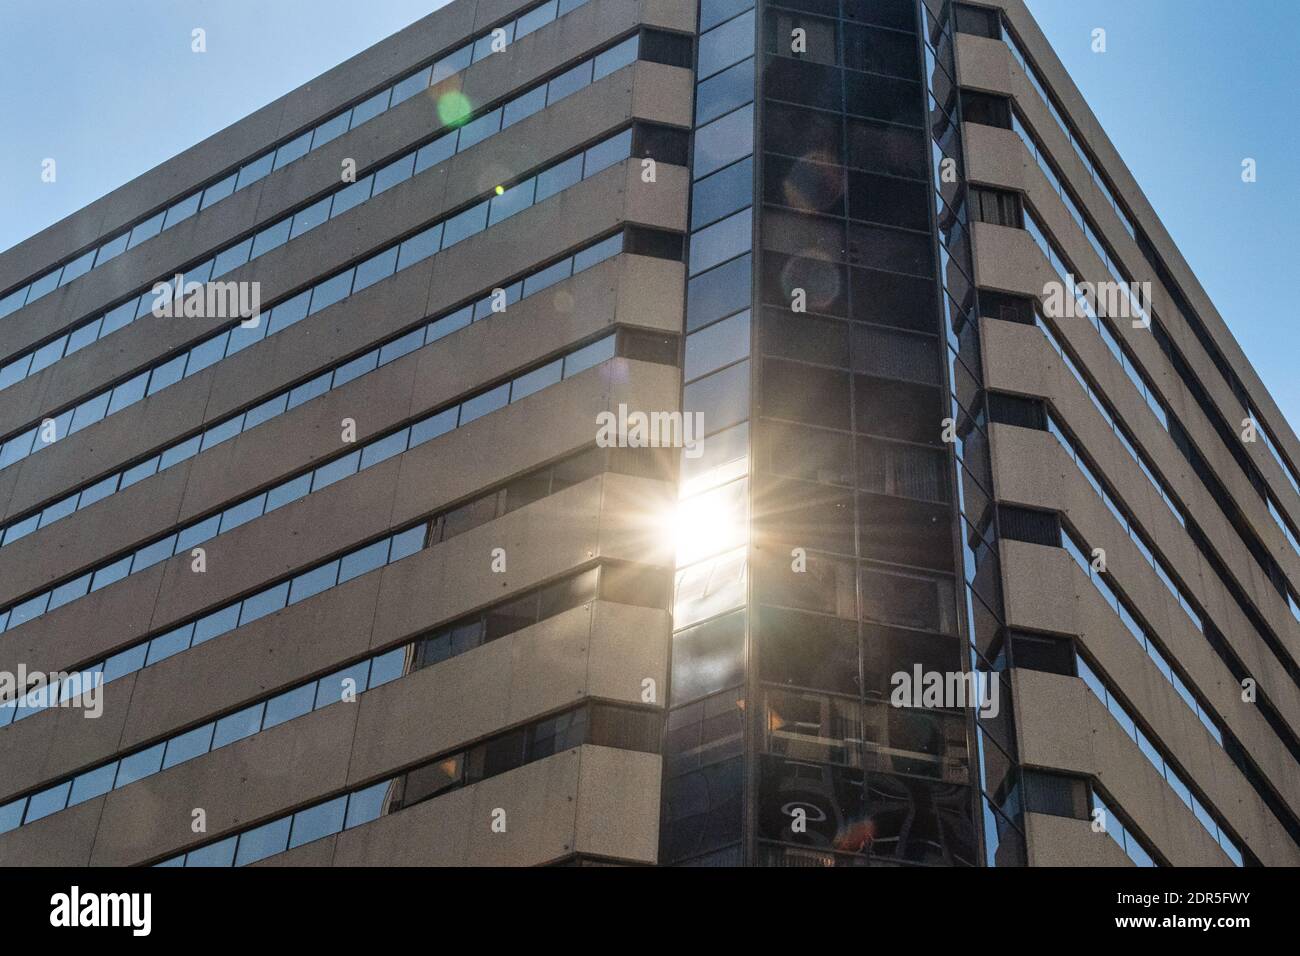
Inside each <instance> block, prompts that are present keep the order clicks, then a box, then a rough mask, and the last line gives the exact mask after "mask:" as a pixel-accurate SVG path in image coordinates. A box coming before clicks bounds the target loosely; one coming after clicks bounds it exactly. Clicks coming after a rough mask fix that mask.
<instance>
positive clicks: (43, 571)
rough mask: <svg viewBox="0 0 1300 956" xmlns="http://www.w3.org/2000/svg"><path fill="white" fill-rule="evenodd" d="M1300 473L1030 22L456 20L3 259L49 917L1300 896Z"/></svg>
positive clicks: (953, 13) (25, 845)
mask: <svg viewBox="0 0 1300 956" xmlns="http://www.w3.org/2000/svg"><path fill="white" fill-rule="evenodd" d="M349 160H351V161H352V162H354V163H355V169H356V173H357V176H356V178H355V180H352V179H345V180H342V181H340V179H339V169H340V168H341V166H342V165H344V164H346V162H347V161H349ZM176 276H181V277H182V281H183V282H190V283H194V284H196V286H197V284H205V285H203V286H202V288H203V289H204V290H205V293H206V291H207V290H211V289H214V288H216V287H218V286H222V287H224V284H225V283H230V284H232V285H233V287H235V288H236V289H237V290H242V291H249V286H250V285H251V284H253V283H256V284H257V291H258V294H259V298H260V304H261V305H260V315H259V316H257V317H256V318H255V319H252V318H250V317H247V316H244V315H242V314H232V313H230V312H220V310H218V311H217V312H216V313H212V312H211V311H210V310H207V303H208V302H209V301H212V300H211V298H210V297H206V298H205V299H204V302H203V303H197V302H196V301H195V300H194V299H191V298H188V297H187V296H188V295H189V294H187V293H185V292H184V289H182V293H183V294H182V298H181V300H180V304H181V305H182V306H186V305H193V306H194V311H193V312H189V311H187V310H186V309H185V308H181V309H180V310H179V312H177V311H176V310H173V313H174V314H173V315H171V316H168V315H166V314H159V312H157V311H155V310H154V308H153V306H154V304H155V301H156V300H157V293H156V291H155V284H156V283H158V282H159V281H163V282H172V281H173V280H174V278H175V277H176ZM160 277H161V278H160ZM192 291H193V290H191V293H192ZM234 301H236V302H237V301H239V300H238V298H236V300H234ZM638 413H639V414H642V415H644V416H646V417H645V419H642V420H641V421H642V423H644V422H646V421H649V422H654V423H658V424H657V425H655V426H654V427H659V426H663V428H664V429H665V430H664V431H658V432H654V435H656V436H657V438H656V439H652V440H650V441H649V442H648V443H647V442H646V441H642V440H640V439H638V438H636V437H635V435H634V433H635V429H631V430H628V429H624V430H622V431H620V430H619V429H617V428H614V429H613V430H612V431H611V430H609V428H608V426H609V423H610V422H623V423H625V424H626V423H629V422H631V421H633V417H634V416H636V415H637V414H638ZM678 416H681V417H678ZM1243 423H1248V424H1249V425H1250V428H1248V429H1246V431H1248V432H1249V433H1250V434H1251V435H1252V436H1253V437H1252V438H1251V439H1250V440H1243V438H1242V426H1243ZM697 426H698V429H699V431H698V432H697V431H696V428H697ZM674 429H676V430H675V431H674ZM701 438H702V440H701ZM657 439H663V440H657ZM1298 461H1300V443H1297V441H1296V438H1295V435H1294V434H1293V432H1292V431H1291V430H1290V428H1289V427H1288V425H1287V423H1286V421H1285V420H1284V419H1283V418H1282V416H1281V413H1280V412H1279V411H1278V409H1277V407H1276V405H1275V404H1274V403H1273V400H1272V399H1271V398H1270V397H1269V395H1268V393H1267V391H1266V390H1265V389H1264V388H1263V386H1262V384H1261V383H1260V382H1259V380H1258V377H1257V376H1256V375H1255V373H1254V372H1253V370H1252V369H1251V367H1250V366H1249V364H1248V363H1247V362H1246V361H1245V359H1244V357H1243V356H1242V354H1241V351H1240V349H1239V348H1238V347H1237V345H1236V343H1235V341H1234V340H1233V339H1232V336H1231V334H1230V333H1229V332H1228V330H1227V327H1226V326H1225V325H1224V323H1223V320H1222V319H1221V318H1220V317H1219V316H1218V314H1217V312H1216V311H1215V310H1214V306H1213V305H1212V303H1210V301H1209V299H1208V298H1207V297H1206V296H1205V294H1204V292H1203V291H1202V290H1201V288H1200V286H1199V285H1198V284H1197V283H1196V280H1195V278H1194V277H1193V276H1192V274H1191V272H1190V270H1189V269H1188V267H1187V265H1186V263H1185V262H1184V261H1183V259H1182V258H1181V256H1180V255H1179V253H1178V251H1177V249H1176V248H1175V246H1174V245H1173V243H1172V241H1171V240H1170V238H1169V237H1168V235H1167V234H1166V232H1165V231H1164V229H1163V227H1162V226H1161V224H1160V221H1159V219H1158V218H1157V217H1156V215H1155V213H1154V211H1153V210H1152V209H1151V207H1150V206H1149V204H1148V203H1147V201H1146V200H1145V198H1144V196H1143V194H1142V192H1141V190H1140V189H1139V188H1138V186H1137V184H1136V183H1135V182H1134V181H1133V179H1132V176H1131V175H1130V174H1129V173H1128V171H1127V169H1126V168H1125V167H1124V165H1123V163H1122V162H1121V161H1120V159H1119V157H1118V155H1117V154H1116V152H1115V150H1114V148H1113V147H1112V146H1111V144H1110V142H1109V140H1108V139H1107V138H1106V136H1105V133H1104V132H1103V130H1102V129H1101V126H1100V124H1099V123H1098V122H1097V120H1096V118H1095V117H1094V116H1093V115H1092V114H1091V112H1090V111H1089V110H1088V108H1087V106H1086V104H1085V103H1084V102H1083V100H1082V98H1081V97H1080V95H1079V93H1078V91H1077V90H1076V89H1075V87H1074V86H1073V85H1072V83H1071V82H1070V80H1069V78H1068V76H1067V75H1066V74H1065V72H1064V70H1063V69H1062V68H1061V66H1060V64H1059V62H1058V61H1057V60H1056V58H1055V56H1054V55H1053V54H1052V51H1051V47H1050V46H1049V44H1048V43H1047V41H1046V40H1045V38H1044V37H1043V36H1042V34H1041V32H1040V31H1039V29H1038V28H1037V26H1036V25H1035V23H1034V21H1033V19H1032V17H1031V16H1030V15H1029V13H1028V12H1027V10H1026V9H1025V7H1024V5H1023V3H1022V2H1020V0H1005V2H999V3H996V4H989V3H952V2H946V0H767V2H756V0H699V2H698V3H697V2H695V0H639V2H636V3H632V2H628V0H542V2H540V3H539V2H537V0H503V2H488V0H453V2H451V3H449V4H447V5H445V6H444V7H442V8H440V9H439V10H437V11H435V12H433V13H432V14H431V15H430V16H428V17H425V18H424V19H422V20H420V21H418V22H416V23H415V24H413V25H412V26H410V27H408V28H407V29H405V30H403V31H401V32H399V33H398V34H395V35H394V36H393V37H390V38H389V39H387V40H385V41H383V42H381V43H380V44H377V45H376V46H374V47H372V48H370V49H369V50H366V51H364V52H363V53H361V54H359V55H358V56H357V57H355V58H353V59H352V60H349V61H348V62H346V63H344V64H342V65H340V66H339V67H337V68H335V69H334V70H331V71H329V72H328V73H326V74H324V75H323V76H321V77H318V78H317V79H316V80H313V81H312V83H310V84H307V85H306V86H304V87H302V88H300V89H299V90H296V91H293V92H291V93H289V94H288V95H286V96H285V97H282V98H280V99H279V100H276V101H275V102H274V103H272V104H271V105H270V106H268V107H266V108H265V109H264V110H261V111H259V112H257V113H255V114H253V115H252V116H250V117H248V118H246V119H244V120H241V121H240V122H239V123H236V124H235V125H234V126H232V127H230V128H229V129H227V130H224V131H222V132H221V133H218V134H216V135H215V136H213V137H211V138H210V139H209V140H206V141H205V142H204V143H201V144H199V145H198V146H196V147H194V148H193V149H191V150H187V151H186V152H184V153H182V154H181V155H179V156H177V157H176V158H174V159H173V160H170V161H168V162H167V163H165V164H163V165H162V166H160V167H159V168H157V169H155V170H152V171H150V172H148V173H146V174H144V175H143V176H141V177H139V178H138V179H136V180H134V181H132V182H131V183H128V184H127V185H126V186H124V187H122V188H121V189H119V190H116V191H114V192H113V193H110V194H109V195H108V196H106V197H104V198H103V199H101V200H99V201H97V202H96V203H94V204H91V206H89V207H87V208H86V209H84V210H82V211H80V212H78V213H76V214H74V215H73V216H70V217H68V219H66V220H64V221H62V222H60V223H58V224H56V225H54V226H52V227H50V228H49V229H47V230H44V231H43V232H41V233H39V234H37V235H36V236H33V237H32V238H31V239H29V240H27V241H25V242H23V243H20V244H19V245H18V246H16V247H14V249H11V250H9V251H7V252H5V253H4V254H3V255H0V673H3V674H9V673H14V674H17V673H22V674H24V675H27V676H26V679H25V683H23V685H22V686H21V687H19V688H18V689H16V690H13V691H6V690H4V688H5V686H6V685H5V684H4V683H3V682H0V703H2V704H3V706H0V771H3V772H0V865H13V866H21V865H36V864H46V863H58V864H67V865H162V866H181V867H195V866H244V865H255V864H286V865H305V866H331V865H338V866H358V865H368V866H392V865H449V866H454V865H512V866H524V865H666V866H738V865H745V866H1025V865H1030V866H1058V865H1070V866H1126V865H1140V866H1156V865H1159V866H1182V865H1199V866H1230V865H1238V866H1240V865H1255V864H1262V865H1296V864H1297V863H1300V844H1298V840H1300V819H1298V818H1297V812H1300V788H1298V787H1297V785H1296V783H1295V781H1296V779H1297V775H1296V761H1297V759H1298V758H1300V737H1297V734H1296V731H1295V729H1294V728H1296V727H1298V726H1300V664H1298V663H1297V659H1296V654H1295V648H1297V647H1300V603H1298V601H1297V590H1296V584H1297V583H1300V543H1298V535H1297V527H1298V525H1297V522H1298V521H1300V478H1298V477H1297V475H1300V471H1297V467H1296V463H1297V462H1298ZM46 673H52V674H54V678H53V682H52V683H48V684H46V683H45V682H43V680H42V677H41V676H35V675H44V674H46ZM1244 687H1245V688H1249V693H1246V694H1243V692H1242V688H1244ZM91 708H100V709H101V713H102V715H101V717H100V718H99V719H97V720H83V719H81V716H80V711H81V710H82V709H91ZM195 807H203V808H204V809H205V811H206V813H207V830H206V831H204V832H200V833H196V832H194V830H193V829H192V828H191V813H192V810H193V808H195Z"/></svg>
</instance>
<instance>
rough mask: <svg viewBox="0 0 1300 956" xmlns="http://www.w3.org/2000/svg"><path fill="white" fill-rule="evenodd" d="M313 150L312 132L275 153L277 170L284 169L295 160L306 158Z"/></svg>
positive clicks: (296, 138)
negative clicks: (309, 151)
mask: <svg viewBox="0 0 1300 956" xmlns="http://www.w3.org/2000/svg"><path fill="white" fill-rule="evenodd" d="M310 149H311V130H308V131H307V132H305V133H303V134H302V135H301V136H297V137H295V138H293V139H291V140H289V142H287V143H285V144H284V145H283V146H281V147H280V148H279V149H277V150H276V151H275V167H274V168H275V169H283V168H284V167H285V166H288V165H289V164H290V163H292V162H293V161H294V160H295V159H299V158H300V157H302V156H306V155H307V152H308V150H310Z"/></svg>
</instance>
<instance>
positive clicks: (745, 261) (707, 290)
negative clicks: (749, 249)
mask: <svg viewBox="0 0 1300 956" xmlns="http://www.w3.org/2000/svg"><path fill="white" fill-rule="evenodd" d="M749 301H750V257H749V256H742V257H741V258H739V259H735V260H733V261H731V262H729V263H727V264H726V265H724V266H720V267H719V268H717V269H714V270H712V271H710V272H706V273H703V274H701V275H697V276H695V277H694V278H692V279H691V280H690V282H689V283H688V285H687V297H686V327H687V329H690V330H694V329H698V328H700V327H701V326H704V325H707V324H708V323H710V322H712V321H714V320H715V319H718V318H721V317H722V316H724V315H730V314H731V313H732V312H736V311H738V310H740V309H743V308H745V307H746V306H747V305H748V304H749Z"/></svg>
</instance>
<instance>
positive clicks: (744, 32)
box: [696, 10, 754, 80]
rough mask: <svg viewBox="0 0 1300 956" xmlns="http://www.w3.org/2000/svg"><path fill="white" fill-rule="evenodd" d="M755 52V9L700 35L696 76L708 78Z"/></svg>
mask: <svg viewBox="0 0 1300 956" xmlns="http://www.w3.org/2000/svg"><path fill="white" fill-rule="evenodd" d="M753 53H754V11H753V10H750V11H749V12H748V13H746V14H745V15H744V16H740V17H736V18H735V19H734V20H729V21H728V22H727V23H725V24H723V25H722V26H720V27H718V28H717V29H714V30H710V31H709V32H707V33H705V34H704V35H703V36H701V37H700V47H699V63H698V65H697V66H696V77H697V78H698V79H701V80H703V79H706V78H708V77H710V76H712V75H713V74H714V73H717V72H718V71H719V70H722V69H724V68H725V67H728V66H731V65H732V64H733V63H738V62H739V61H741V60H743V59H744V58H745V57H747V56H752V55H753Z"/></svg>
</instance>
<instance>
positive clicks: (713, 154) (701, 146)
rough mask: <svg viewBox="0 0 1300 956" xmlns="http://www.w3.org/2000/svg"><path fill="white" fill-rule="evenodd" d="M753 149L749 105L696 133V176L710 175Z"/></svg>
mask: <svg viewBox="0 0 1300 956" xmlns="http://www.w3.org/2000/svg"><path fill="white" fill-rule="evenodd" d="M753 151H754V107H753V105H752V104H751V105H749V106H746V107H744V108H743V109H738V110H736V111H734V112H732V113H728V114H727V115H726V116H724V117H722V119H718V120H714V121H713V122H712V123H709V124H708V125H707V126H702V127H700V128H699V129H698V130H697V131H696V133H695V176H696V177H697V178H700V177H703V176H706V175H708V174H709V173H711V172H714V171H715V170H718V169H721V168H722V167H723V166H726V165H727V164H729V163H731V162H733V161H734V160H737V159H740V158H741V157H742V156H746V155H748V154H750V153H752V152H753Z"/></svg>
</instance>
